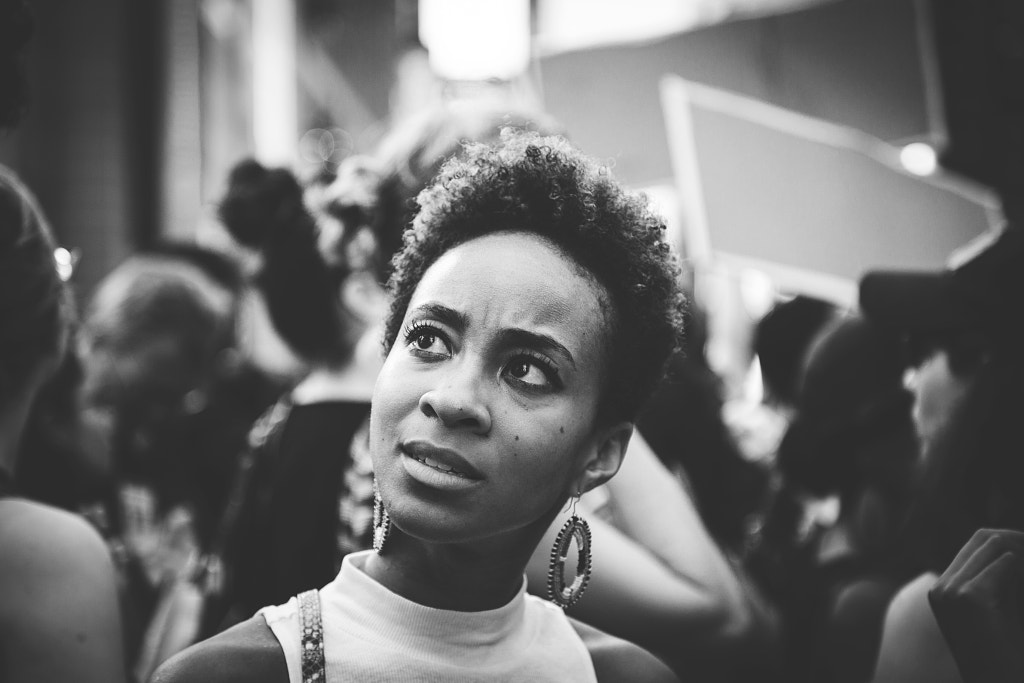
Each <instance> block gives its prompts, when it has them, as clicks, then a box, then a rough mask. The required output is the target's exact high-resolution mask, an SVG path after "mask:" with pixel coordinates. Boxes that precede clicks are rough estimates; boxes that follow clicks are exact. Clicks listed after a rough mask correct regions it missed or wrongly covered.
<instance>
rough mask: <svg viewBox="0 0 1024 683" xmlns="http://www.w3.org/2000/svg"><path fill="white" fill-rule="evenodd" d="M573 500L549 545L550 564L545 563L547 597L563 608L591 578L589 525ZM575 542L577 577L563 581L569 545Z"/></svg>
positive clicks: (580, 591)
mask: <svg viewBox="0 0 1024 683" xmlns="http://www.w3.org/2000/svg"><path fill="white" fill-rule="evenodd" d="M575 508H576V502H575V501H573V515H572V517H570V518H569V520H568V521H567V522H566V523H565V524H564V525H563V526H562V529H561V530H560V531H559V532H558V536H557V537H556V538H555V545H554V546H552V548H551V563H550V564H549V565H548V598H549V599H550V600H551V601H552V602H554V603H555V604H557V605H558V606H560V607H561V608H562V609H566V608H568V607H572V606H573V605H575V604H576V602H577V601H578V600H579V599H580V596H582V595H583V591H585V590H586V589H587V583H588V582H589V581H590V568H591V555H590V525H589V524H587V520H585V519H583V518H582V517H580V516H579V515H577V514H576V510H575ZM573 540H575V541H576V548H577V557H576V576H575V577H574V578H573V580H572V583H571V584H569V585H566V582H565V561H566V560H567V559H568V557H569V544H570V543H572V541H573Z"/></svg>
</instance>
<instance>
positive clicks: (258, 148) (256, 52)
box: [252, 0, 299, 166]
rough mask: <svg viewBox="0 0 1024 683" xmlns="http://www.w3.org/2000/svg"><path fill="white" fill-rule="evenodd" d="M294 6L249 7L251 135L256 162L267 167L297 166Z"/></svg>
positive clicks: (283, 0)
mask: <svg viewBox="0 0 1024 683" xmlns="http://www.w3.org/2000/svg"><path fill="white" fill-rule="evenodd" d="M295 32H296V25H295V3H294V1H293V0H254V1H253V3H252V99H253V108H252V132H253V143H254V145H255V155H256V158H257V159H258V160H259V161H260V162H261V163H263V164H267V165H270V166H288V165H291V164H292V162H293V161H294V160H295V153H296V140H295V138H296V137H297V135H298V120H299V114H298V108H299V102H298V77H297V69H296V64H295V55H296V33H295Z"/></svg>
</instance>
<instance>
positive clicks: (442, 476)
mask: <svg viewBox="0 0 1024 683" xmlns="http://www.w3.org/2000/svg"><path fill="white" fill-rule="evenodd" d="M399 449H400V450H401V452H402V454H403V455H405V456H406V457H407V458H408V461H411V462H406V470H407V471H408V472H409V474H410V475H412V476H413V477H414V478H415V479H417V480H419V481H422V482H423V483H425V484H428V485H430V486H438V487H441V488H463V487H465V486H467V485H470V484H473V483H475V482H477V481H480V480H481V479H483V476H482V475H481V474H480V473H479V472H478V471H477V470H476V468H474V467H473V466H472V465H470V464H469V462H468V461H467V460H466V459H465V458H463V457H462V456H461V455H459V454H458V453H456V452H455V451H453V450H450V449H447V448H443V447H441V446H437V445H434V444H431V443H430V442H427V441H405V442H403V443H402V444H401V445H400V447H399Z"/></svg>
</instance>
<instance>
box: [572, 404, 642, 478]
mask: <svg viewBox="0 0 1024 683" xmlns="http://www.w3.org/2000/svg"><path fill="white" fill-rule="evenodd" d="M632 436H633V423H632V422H619V423H617V424H615V425H612V426H610V427H607V428H606V429H604V430H603V431H602V433H601V434H600V435H599V437H598V440H597V443H596V447H595V448H594V449H593V450H592V451H591V452H590V453H588V454H587V457H586V459H585V460H584V461H583V463H582V465H583V467H582V470H581V471H580V473H579V475H578V476H577V478H576V482H575V483H576V491H574V493H575V492H579V493H586V492H587V491H589V490H590V489H592V488H595V487H597V486H600V485H601V484H603V483H605V482H606V481H608V480H609V479H611V478H612V477H613V476H615V473H616V472H618V471H619V467H620V466H621V465H622V458H623V456H625V454H626V446H628V445H629V439H630V437H632Z"/></svg>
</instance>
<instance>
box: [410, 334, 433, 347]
mask: <svg viewBox="0 0 1024 683" xmlns="http://www.w3.org/2000/svg"><path fill="white" fill-rule="evenodd" d="M436 343H437V335H436V334H431V333H430V332H420V333H419V334H417V335H416V337H415V339H413V344H415V345H416V348H418V349H419V350H421V351H429V350H430V349H431V348H432V347H433V346H434V344H436Z"/></svg>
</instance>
